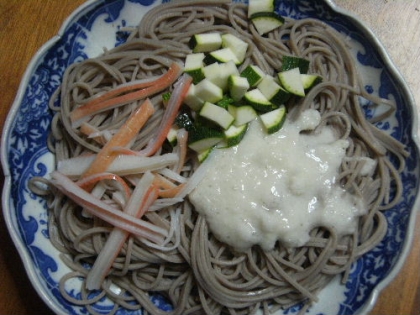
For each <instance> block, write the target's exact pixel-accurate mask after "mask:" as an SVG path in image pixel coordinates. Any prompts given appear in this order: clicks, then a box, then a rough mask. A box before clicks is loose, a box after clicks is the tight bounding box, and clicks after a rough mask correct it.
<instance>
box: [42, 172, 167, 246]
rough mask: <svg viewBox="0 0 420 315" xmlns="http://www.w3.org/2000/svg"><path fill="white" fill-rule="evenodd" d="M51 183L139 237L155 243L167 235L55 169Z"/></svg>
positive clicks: (116, 225) (95, 214)
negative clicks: (91, 192) (81, 186)
mask: <svg viewBox="0 0 420 315" xmlns="http://www.w3.org/2000/svg"><path fill="white" fill-rule="evenodd" d="M50 182H51V184H52V185H54V186H55V187H56V188H57V189H59V190H60V191H61V192H62V193H63V194H65V195H66V196H67V197H69V198H70V199H72V200H73V201H74V202H75V203H77V204H78V205H80V206H82V207H84V208H85V209H86V210H87V211H89V212H90V213H91V214H92V215H94V216H97V217H98V218H100V219H102V220H104V221H106V222H108V223H110V224H112V225H114V226H115V227H118V228H120V229H123V230H125V231H127V232H130V233H132V234H135V235H137V236H140V237H145V238H148V239H150V240H152V241H154V242H156V243H159V242H161V241H162V237H164V236H167V231H166V230H164V229H162V228H159V227H158V226H155V225H153V224H151V223H149V222H147V221H144V220H140V219H137V218H134V217H133V216H131V215H129V214H127V213H124V212H122V211H120V210H118V209H115V208H114V207H112V206H110V205H108V204H107V203H105V202H103V201H102V200H100V199H98V198H95V197H94V196H93V195H92V194H90V193H88V192H86V191H85V190H83V189H81V188H80V187H79V186H77V185H76V184H75V183H74V182H73V181H72V180H70V179H69V178H67V177H66V176H64V175H62V174H60V173H59V172H57V171H54V172H52V173H51V181H50Z"/></svg>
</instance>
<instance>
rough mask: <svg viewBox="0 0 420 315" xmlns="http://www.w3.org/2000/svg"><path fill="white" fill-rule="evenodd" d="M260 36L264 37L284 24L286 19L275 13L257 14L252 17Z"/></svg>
mask: <svg viewBox="0 0 420 315" xmlns="http://www.w3.org/2000/svg"><path fill="white" fill-rule="evenodd" d="M251 21H252V24H254V26H255V29H256V30H257V32H258V34H260V35H264V34H267V33H269V32H271V31H272V30H275V29H276V28H278V27H280V26H282V25H283V24H284V18H283V17H282V16H280V15H278V14H277V13H275V12H257V13H254V14H252V15H251Z"/></svg>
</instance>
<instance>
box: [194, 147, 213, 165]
mask: <svg viewBox="0 0 420 315" xmlns="http://www.w3.org/2000/svg"><path fill="white" fill-rule="evenodd" d="M216 144H217V143H216ZM213 149H214V146H211V147H210V148H207V149H205V150H204V151H201V152H197V153H198V154H197V159H198V162H200V163H203V162H204V160H205V159H207V158H208V157H209V155H210V153H211V151H213Z"/></svg>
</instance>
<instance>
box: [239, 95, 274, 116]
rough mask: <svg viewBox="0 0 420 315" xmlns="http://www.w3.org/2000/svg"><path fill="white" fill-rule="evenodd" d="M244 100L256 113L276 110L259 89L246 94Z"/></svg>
mask: <svg viewBox="0 0 420 315" xmlns="http://www.w3.org/2000/svg"><path fill="white" fill-rule="evenodd" d="M244 99H245V101H246V102H247V103H248V104H249V105H251V106H252V107H253V108H254V109H255V110H256V111H257V112H269V111H272V110H273V109H275V108H277V107H276V106H274V105H273V103H271V102H270V101H269V100H268V99H267V98H266V97H265V96H264V95H263V94H262V93H261V91H260V90H259V89H253V90H250V91H248V92H246V93H245V95H244Z"/></svg>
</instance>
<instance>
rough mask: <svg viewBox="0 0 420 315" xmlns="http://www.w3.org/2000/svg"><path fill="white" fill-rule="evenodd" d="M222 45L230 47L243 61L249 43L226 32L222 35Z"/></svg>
mask: <svg viewBox="0 0 420 315" xmlns="http://www.w3.org/2000/svg"><path fill="white" fill-rule="evenodd" d="M222 47H224V48H229V49H230V50H231V51H232V52H233V53H234V54H235V56H236V58H237V60H238V62H239V63H242V62H243V61H244V59H245V56H246V52H247V50H248V43H247V42H245V41H243V40H242V39H240V38H238V37H236V36H235V35H233V34H230V33H226V34H223V35H222Z"/></svg>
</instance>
